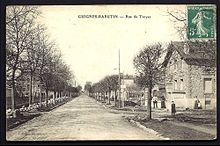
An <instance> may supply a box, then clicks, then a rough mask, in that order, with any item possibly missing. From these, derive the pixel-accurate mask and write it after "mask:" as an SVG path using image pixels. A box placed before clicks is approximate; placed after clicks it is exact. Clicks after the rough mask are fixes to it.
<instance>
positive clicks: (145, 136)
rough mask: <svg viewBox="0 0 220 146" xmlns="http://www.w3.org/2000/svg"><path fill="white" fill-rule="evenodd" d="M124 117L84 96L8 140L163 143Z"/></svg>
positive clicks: (18, 130) (14, 132) (19, 129)
mask: <svg viewBox="0 0 220 146" xmlns="http://www.w3.org/2000/svg"><path fill="white" fill-rule="evenodd" d="M122 116H123V114H122V113H115V112H111V111H110V110H109V109H106V108H105V107H103V105H101V104H100V103H98V102H97V101H96V100H95V99H93V98H90V97H88V96H86V95H81V96H79V97H77V98H75V99H73V100H71V101H70V102H68V103H66V104H64V105H62V106H60V107H58V108H56V109H54V110H53V111H50V112H47V113H43V114H42V115H41V116H39V117H36V118H34V119H32V120H30V121H28V122H26V123H24V124H23V125H20V126H19V127H16V128H14V129H12V130H10V131H8V132H7V133H6V138H7V140H8V141H13V140H16V141H47V140H50V141H56V140H152V139H161V137H160V136H158V135H156V134H155V133H151V132H148V131H146V130H143V129H142V128H139V127H137V126H136V125H132V124H131V123H129V122H128V121H127V120H125V119H124V118H123V117H122Z"/></svg>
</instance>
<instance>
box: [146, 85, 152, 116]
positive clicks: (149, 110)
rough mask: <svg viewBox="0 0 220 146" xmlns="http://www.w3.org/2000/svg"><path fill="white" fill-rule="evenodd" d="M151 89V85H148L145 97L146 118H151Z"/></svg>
mask: <svg viewBox="0 0 220 146" xmlns="http://www.w3.org/2000/svg"><path fill="white" fill-rule="evenodd" d="M151 90H152V87H148V97H147V118H148V119H151Z"/></svg>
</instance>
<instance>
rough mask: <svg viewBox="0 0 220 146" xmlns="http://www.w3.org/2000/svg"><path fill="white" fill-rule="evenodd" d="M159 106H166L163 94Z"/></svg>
mask: <svg viewBox="0 0 220 146" xmlns="http://www.w3.org/2000/svg"><path fill="white" fill-rule="evenodd" d="M161 108H166V105H165V97H164V96H162V97H161Z"/></svg>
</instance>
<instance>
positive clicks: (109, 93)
mask: <svg viewBox="0 0 220 146" xmlns="http://www.w3.org/2000/svg"><path fill="white" fill-rule="evenodd" d="M108 93H109V94H108V104H110V96H111V90H110V91H109V92H108Z"/></svg>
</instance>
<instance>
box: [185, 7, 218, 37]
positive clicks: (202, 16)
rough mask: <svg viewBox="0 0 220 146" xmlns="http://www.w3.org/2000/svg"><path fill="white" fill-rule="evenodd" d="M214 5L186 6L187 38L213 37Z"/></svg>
mask: <svg viewBox="0 0 220 146" xmlns="http://www.w3.org/2000/svg"><path fill="white" fill-rule="evenodd" d="M214 11H215V7H214V6H187V12H188V16H187V18H188V34H187V35H188V38H189V39H196V38H208V39H209V38H214V35H215V32H214V31H215V29H214V27H215V25H214V17H215V16H214Z"/></svg>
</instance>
